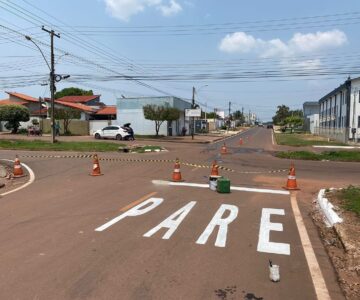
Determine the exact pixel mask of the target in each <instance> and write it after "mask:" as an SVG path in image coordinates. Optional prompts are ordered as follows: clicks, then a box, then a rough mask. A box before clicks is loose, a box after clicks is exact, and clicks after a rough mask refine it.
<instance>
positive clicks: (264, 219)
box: [257, 208, 290, 255]
mask: <svg viewBox="0 0 360 300" xmlns="http://www.w3.org/2000/svg"><path fill="white" fill-rule="evenodd" d="M271 215H279V216H284V215H285V211H284V210H283V209H275V208H263V209H262V214H261V223H260V231H259V242H258V246H257V251H259V252H266V253H275V254H283V255H290V245H289V244H285V243H274V242H270V231H283V225H282V224H281V223H271V222H270V216H271Z"/></svg>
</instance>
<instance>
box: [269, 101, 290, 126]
mask: <svg viewBox="0 0 360 300" xmlns="http://www.w3.org/2000/svg"><path fill="white" fill-rule="evenodd" d="M277 108H278V109H277V111H276V113H275V116H273V118H272V119H273V123H274V124H275V125H283V124H284V121H285V119H286V118H287V117H289V116H290V108H289V107H288V106H286V105H279V106H278V107H277Z"/></svg>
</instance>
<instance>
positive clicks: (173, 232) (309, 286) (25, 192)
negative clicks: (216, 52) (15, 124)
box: [0, 128, 356, 299]
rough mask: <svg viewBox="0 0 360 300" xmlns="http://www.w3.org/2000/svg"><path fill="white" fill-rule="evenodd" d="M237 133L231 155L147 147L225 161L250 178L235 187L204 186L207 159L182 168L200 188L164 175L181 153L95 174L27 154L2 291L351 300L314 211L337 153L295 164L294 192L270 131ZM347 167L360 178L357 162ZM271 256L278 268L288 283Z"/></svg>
mask: <svg viewBox="0 0 360 300" xmlns="http://www.w3.org/2000/svg"><path fill="white" fill-rule="evenodd" d="M239 137H240V136H235V137H232V138H229V139H228V140H227V141H226V144H227V145H228V149H229V151H230V153H231V154H228V155H223V156H219V150H220V147H221V146H222V144H223V142H219V143H213V144H209V145H189V144H180V143H179V144H176V145H174V144H170V143H169V144H168V145H167V148H168V149H169V150H170V151H169V152H166V153H149V154H146V158H147V159H149V160H150V159H162V160H174V159H175V158H176V157H179V158H180V161H187V162H193V163H196V164H198V165H210V164H211V163H212V161H213V160H214V159H218V160H220V161H221V163H220V165H222V166H224V167H228V168H231V169H233V170H234V171H235V172H227V171H224V170H220V171H221V172H223V173H222V174H221V175H224V176H226V177H229V178H230V179H231V184H232V186H235V187H241V188H248V190H244V189H243V190H233V191H232V192H231V193H230V194H218V193H216V192H214V191H212V190H210V189H209V188H205V187H204V185H207V177H208V175H209V171H210V169H208V168H200V167H196V166H195V167H194V166H181V171H182V174H183V177H184V178H185V183H186V184H189V183H195V184H198V185H199V186H186V185H180V186H179V185H169V184H161V185H159V184H154V180H162V181H167V180H169V179H170V178H171V173H172V167H173V163H166V162H164V163H160V162H153V163H151V162H143V163H140V162H139V163H134V162H132V161H118V162H116V161H111V160H108V161H107V160H106V159H105V160H103V161H101V160H100V162H101V167H102V172H103V173H104V176H99V177H91V176H89V173H90V170H91V161H90V159H86V158H82V159H80V158H68V159H65V158H58V159H56V158H42V159H39V158H36V157H34V158H29V157H28V158H26V155H28V156H29V154H30V153H29V152H26V151H24V152H19V153H18V154H19V156H20V158H21V157H22V155H23V159H22V162H25V163H26V164H27V165H29V166H30V168H31V169H32V170H33V171H34V173H35V176H36V180H35V181H34V183H33V184H31V185H29V186H28V187H26V188H25V189H22V190H19V191H17V192H16V193H13V194H10V195H6V197H3V198H1V202H0V205H1V209H0V231H1V235H0V251H1V253H2V256H1V258H0V266H1V269H2V270H3V274H6V275H3V278H2V280H1V282H0V287H1V288H0V298H2V299H50V298H51V299H261V298H263V299H344V298H343V296H342V294H341V292H340V289H339V287H338V284H337V283H336V278H335V274H334V271H333V269H332V266H331V264H330V262H329V260H328V258H327V256H326V253H325V251H324V249H323V247H322V245H321V242H320V240H319V238H318V236H317V233H316V229H315V227H314V225H313V224H312V223H311V221H310V220H309V217H308V215H307V214H308V212H309V209H310V207H311V200H312V195H313V193H315V192H316V191H317V190H318V188H319V187H324V184H325V183H327V184H329V182H334V185H336V184H341V182H340V181H339V180H338V181H335V180H334V179H335V178H339V177H340V176H339V175H338V174H334V173H331V172H329V171H328V170H324V169H321V168H320V166H325V167H327V166H328V165H329V162H318V163H313V162H304V163H300V162H299V163H296V166H297V175H298V177H299V178H300V179H299V181H298V183H299V185H300V187H301V189H302V190H301V191H299V192H296V193H291V194H287V192H286V191H284V190H283V189H282V186H283V185H284V184H285V183H286V176H287V173H286V172H283V171H281V170H284V169H286V168H288V167H289V161H285V160H280V159H277V158H275V157H273V156H272V153H273V151H275V150H276V147H277V146H275V145H273V144H272V142H271V131H270V130H266V129H263V128H255V129H251V130H250V131H247V132H245V133H243V134H242V135H241V137H242V138H243V139H244V140H245V144H244V145H241V146H240V145H239ZM32 154H36V155H44V153H40V152H39V153H32ZM53 154H54V155H56V153H53ZM128 155H129V154H123V153H122V154H118V153H105V154H100V155H99V157H100V158H101V157H104V158H106V157H108V158H110V157H118V158H119V157H120V158H125V157H128ZM12 156H13V151H2V157H4V158H6V159H11V157H12ZM138 157H139V158H140V157H142V158H144V156H141V155H138V154H135V155H134V158H138ZM338 166H339V168H338V169H339V170H340V172H343V173H342V175H341V180H342V181H347V182H348V183H351V180H353V177H351V176H352V174H355V172H356V170H355V168H354V167H353V166H351V164H344V163H343V164H341V163H338ZM275 170H280V171H278V172H274V171H275ZM345 170H346V172H345ZM299 174H300V176H299ZM351 178H352V179H351ZM155 183H156V182H155ZM252 189H253V190H252ZM264 190H265V191H264ZM269 190H270V191H279V193H271V192H269ZM280 191H281V192H282V193H280ZM299 224H300V225H299ZM269 260H271V261H273V263H276V264H277V265H279V266H280V276H281V280H280V282H278V283H274V282H271V281H270V280H269V268H268V262H269ZM314 270H315V271H314ZM314 272H315V273H314ZM322 278H323V281H322ZM250 297H252V298H250Z"/></svg>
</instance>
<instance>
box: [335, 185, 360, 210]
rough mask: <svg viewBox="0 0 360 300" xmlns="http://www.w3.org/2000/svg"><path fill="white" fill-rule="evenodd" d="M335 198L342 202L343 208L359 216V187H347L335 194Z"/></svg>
mask: <svg viewBox="0 0 360 300" xmlns="http://www.w3.org/2000/svg"><path fill="white" fill-rule="evenodd" d="M337 196H338V197H339V199H340V200H342V202H343V208H344V209H346V210H349V211H353V212H355V213H356V214H357V215H358V216H360V187H355V186H353V185H349V186H348V187H347V188H345V189H342V190H340V191H338V192H337Z"/></svg>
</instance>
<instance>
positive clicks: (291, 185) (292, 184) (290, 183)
mask: <svg viewBox="0 0 360 300" xmlns="http://www.w3.org/2000/svg"><path fill="white" fill-rule="evenodd" d="M284 189H286V190H293V191H294V190H299V188H298V187H297V184H296V176H295V166H294V164H293V163H292V164H291V166H290V170H289V175H288V180H287V183H286V187H284Z"/></svg>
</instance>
